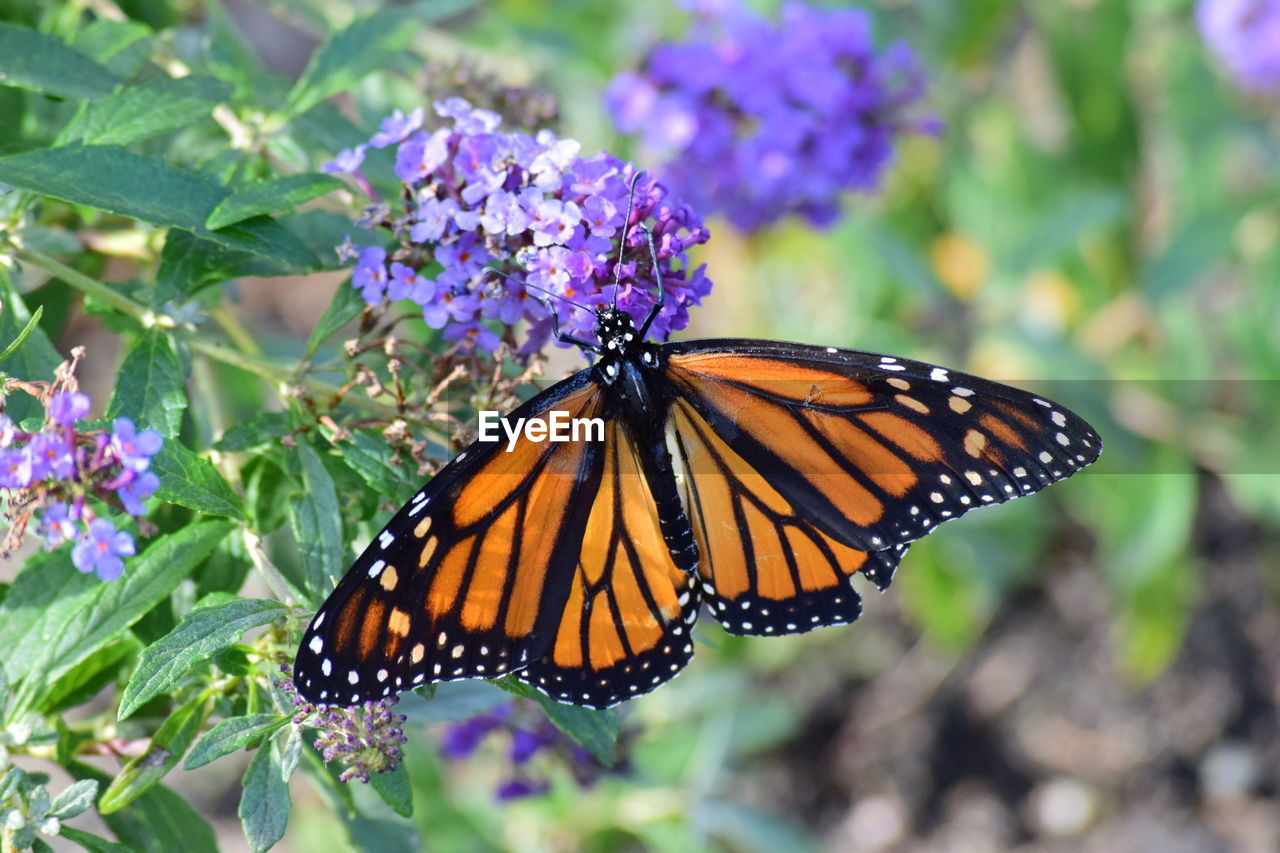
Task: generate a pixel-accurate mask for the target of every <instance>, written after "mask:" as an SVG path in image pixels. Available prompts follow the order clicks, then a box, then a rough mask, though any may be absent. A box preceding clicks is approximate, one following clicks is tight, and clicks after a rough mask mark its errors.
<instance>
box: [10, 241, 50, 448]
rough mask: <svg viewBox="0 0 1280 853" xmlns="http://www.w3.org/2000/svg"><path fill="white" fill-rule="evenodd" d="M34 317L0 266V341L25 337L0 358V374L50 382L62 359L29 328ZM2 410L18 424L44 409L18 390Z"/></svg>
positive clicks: (42, 335) (41, 333)
mask: <svg viewBox="0 0 1280 853" xmlns="http://www.w3.org/2000/svg"><path fill="white" fill-rule="evenodd" d="M33 316H34V315H32V313H31V312H30V311H28V310H27V306H26V304H25V303H24V302H23V300H22V297H20V296H19V295H18V291H17V290H16V289H15V288H14V287H13V284H12V282H11V281H10V280H9V273H8V270H6V269H5V268H4V267H3V266H2V265H0V341H13V340H17V339H18V337H19V336H22V335H25V339H24V340H23V342H22V346H20V347H18V348H17V349H16V350H14V351H13V352H11V353H7V354H6V355H5V356H2V357H0V372H3V373H5V374H7V375H9V376H13V377H16V378H18V379H26V380H29V381H34V380H42V379H52V378H53V371H54V370H55V369H57V367H58V365H59V364H61V363H62V357H61V356H60V355H58V351H57V350H56V349H54V347H53V344H51V343H49V338H48V336H46V335H45V333H44V331H43V330H41V329H40V328H39V327H33V326H31V318H32V317H33ZM28 328H30V331H27V329H28ZM4 411H5V414H6V415H8V416H9V417H11V418H13V420H14V421H15V422H18V423H21V422H22V421H24V420H26V419H27V418H31V417H43V415H44V407H43V406H41V405H40V403H39V402H38V401H37V400H36V399H35V398H34V397H30V396H28V395H26V394H24V393H22V392H20V391H18V392H12V393H10V394H9V396H8V399H7V400H6V401H5V407H4Z"/></svg>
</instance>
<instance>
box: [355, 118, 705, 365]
mask: <svg viewBox="0 0 1280 853" xmlns="http://www.w3.org/2000/svg"><path fill="white" fill-rule="evenodd" d="M435 112H436V114H437V115H438V116H439V117H440V118H442V119H445V120H446V124H445V126H443V127H439V128H436V129H427V128H425V127H422V124H423V120H424V117H423V115H422V111H421V110H415V111H414V112H413V113H411V114H409V115H408V116H405V115H404V114H403V113H400V112H397V113H395V114H393V115H392V116H391V117H390V118H388V119H387V120H386V121H384V122H383V123H382V126H381V128H380V130H379V131H378V133H377V134H375V135H374V137H373V138H372V139H371V140H370V141H369V144H370V145H373V146H375V147H382V146H387V147H389V146H392V145H394V146H395V154H396V165H395V173H396V176H397V177H398V178H399V179H400V180H401V181H402V182H403V184H404V193H403V196H404V198H405V199H406V202H405V208H404V211H403V215H402V216H401V217H400V218H394V219H393V218H391V215H390V212H389V211H385V213H379V208H373V209H372V210H373V213H371V214H370V215H367V216H366V220H367V221H369V222H370V224H373V225H375V226H377V227H382V228H385V229H387V230H389V231H390V232H391V233H392V234H394V236H395V238H396V242H397V245H396V246H395V247H394V248H391V249H383V248H380V247H372V248H366V249H363V250H361V251H360V252H359V254H358V258H357V260H356V264H355V269H354V271H353V274H352V286H354V287H355V288H357V289H358V290H359V291H360V294H361V296H363V297H364V299H365V301H366V302H368V303H369V304H371V305H377V304H380V303H381V301H382V300H383V299H384V298H385V299H390V300H393V301H394V300H403V299H407V300H410V301H412V302H414V303H416V304H417V305H418V306H419V308H420V309H421V311H422V316H423V319H424V320H425V321H426V323H427V324H428V325H429V326H431V327H432V328H436V329H443V335H444V338H445V339H446V340H449V341H456V342H458V346H460V347H461V348H463V349H472V350H484V351H492V350H494V349H495V348H497V347H498V345H499V344H500V343H501V342H502V340H503V335H505V334H508V333H509V330H511V329H512V328H513V327H516V326H517V325H521V324H524V328H525V329H526V331H525V332H524V340H523V342H522V343H521V344H520V346H519V348H518V352H519V354H521V355H529V354H531V353H533V352H535V351H537V350H539V349H541V348H542V347H543V346H544V345H545V344H546V343H547V342H548V341H549V340H550V338H551V335H552V331H553V325H554V324H553V318H552V313H551V312H553V311H554V312H555V318H554V319H555V320H556V321H558V324H559V326H560V328H561V330H562V331H563V332H566V333H568V334H571V335H574V336H576V337H579V338H585V339H592V338H593V336H594V324H595V318H594V313H593V312H594V309H595V308H596V307H598V306H601V305H604V304H607V303H611V302H613V301H615V300H616V303H617V305H618V307H620V308H622V309H623V310H625V311H627V312H629V313H630V314H631V315H632V316H633V317H634V318H636V319H637V320H639V319H642V318H643V317H644V316H645V315H646V314H647V313H648V311H649V309H650V307H651V306H652V305H653V304H654V301H655V299H656V295H657V287H658V284H657V279H658V276H659V274H660V275H661V278H662V283H663V287H664V289H665V292H666V302H665V305H664V307H663V310H662V312H661V314H660V315H659V316H658V318H657V319H656V320H655V321H654V324H653V329H654V331H655V333H656V334H657V335H658V336H665V335H667V334H669V333H670V332H673V331H676V330H679V329H682V328H684V327H685V326H686V325H687V324H688V322H689V308H690V307H692V306H694V305H697V304H699V303H700V302H701V300H702V299H703V298H704V297H705V296H706V295H707V293H708V292H709V291H710V290H711V282H710V281H709V280H708V279H707V277H706V275H705V271H704V269H703V267H698V268H696V269H692V268H691V267H690V265H689V261H688V256H687V252H688V250H689V248H690V247H692V246H695V245H697V244H699V243H704V242H706V240H707V238H708V236H709V235H708V233H707V230H706V228H704V227H703V225H702V220H701V219H700V218H699V217H698V216H697V214H696V213H694V211H693V209H692V208H690V207H688V206H687V205H684V204H680V203H677V202H675V201H674V200H673V199H672V198H671V197H670V196H669V195H668V193H667V190H666V188H665V186H664V185H663V184H661V183H659V182H658V181H657V180H656V179H655V178H653V177H652V176H650V175H647V174H641V175H640V176H639V178H638V179H636V170H635V167H634V166H632V165H631V164H630V163H626V162H624V161H622V160H619V159H618V158H616V157H613V156H612V155H610V154H607V153H604V152H599V153H596V154H593V155H590V156H584V155H583V153H582V151H581V145H580V144H579V143H578V142H576V141H574V140H572V139H560V138H558V137H557V136H556V135H555V134H553V133H551V132H550V131H546V130H543V131H540V132H538V133H537V134H536V135H533V136H531V135H529V134H526V133H522V132H517V131H503V130H501V129H500V128H501V124H502V119H501V117H500V116H498V114H497V113H494V112H490V111H488V110H482V109H476V108H474V107H473V106H472V105H471V104H470V103H468V102H467V101H465V100H463V99H461V98H449V99H447V100H445V101H443V102H440V103H437V104H435ZM356 177H357V180H359V179H360V178H361V177H363V176H361V175H358V174H357V175H356ZM633 183H634V192H633V190H632V186H633ZM629 201H631V202H632V204H633V208H632V212H631V218H630V220H629V222H628V223H624V222H623V219H624V218H625V217H626V215H627V206H628V202H629ZM641 224H643V226H644V227H645V228H647V229H648V231H649V232H651V233H652V235H653V240H654V244H655V246H656V250H657V269H656V270H655V269H654V263H653V259H652V258H651V256H650V253H649V250H648V247H647V243H646V241H645V237H644V234H643V232H642V231H641V229H640V228H638V227H636V226H637V225H641ZM626 225H629V226H630V227H629V228H625V231H626V247H625V252H624V255H625V260H626V263H624V264H622V265H621V266H620V267H619V265H618V264H617V263H616V261H617V256H618V246H617V241H618V239H619V238H620V235H621V234H622V233H623V231H624V226H626ZM556 297H561V298H556ZM574 303H576V304H574ZM500 332H501V333H502V334H500ZM513 340H514V339H513Z"/></svg>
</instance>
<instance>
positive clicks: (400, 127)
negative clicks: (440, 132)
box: [369, 107, 423, 148]
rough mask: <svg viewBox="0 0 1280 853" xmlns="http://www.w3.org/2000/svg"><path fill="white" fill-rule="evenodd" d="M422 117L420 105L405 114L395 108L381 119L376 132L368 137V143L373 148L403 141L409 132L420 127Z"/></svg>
mask: <svg viewBox="0 0 1280 853" xmlns="http://www.w3.org/2000/svg"><path fill="white" fill-rule="evenodd" d="M422 118H423V113H422V107H418V108H417V109H415V110H414V111H413V112H411V113H409V115H407V116H406V115H405V114H404V113H402V112H401V111H400V110H396V111H395V112H393V113H392V114H391V115H390V116H388V117H387V118H385V119H383V121H382V125H381V126H380V127H379V128H378V132H377V133H375V134H374V135H373V136H372V137H371V138H370V139H369V145H370V146H372V147H374V148H386V147H387V146H388V145H392V144H394V143H397V142H401V141H403V140H404V139H405V138H406V137H407V136H408V135H409V134H411V133H413V132H414V131H415V130H417V129H418V128H420V127H422Z"/></svg>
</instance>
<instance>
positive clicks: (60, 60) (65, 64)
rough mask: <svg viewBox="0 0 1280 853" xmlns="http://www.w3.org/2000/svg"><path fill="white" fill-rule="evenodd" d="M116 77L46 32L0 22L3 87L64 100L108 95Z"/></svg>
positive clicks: (1, 78) (0, 58)
mask: <svg viewBox="0 0 1280 853" xmlns="http://www.w3.org/2000/svg"><path fill="white" fill-rule="evenodd" d="M117 82H119V81H118V80H117V79H116V76H115V75H114V74H112V73H111V72H110V71H108V70H107V69H105V68H103V67H102V66H101V65H99V64H98V63H96V62H94V61H93V60H92V59H90V58H89V57H87V56H85V55H84V54H83V53H80V52H79V51H76V50H72V49H71V48H69V47H67V45H66V44H64V43H63V42H62V40H61V39H58V38H55V37H54V36H51V35H46V34H45V33H38V32H36V31H35V30H30V29H27V28H26V27H17V26H14V25H13V24H7V23H3V22H0V85H4V86H17V87H19V88H22V89H30V90H32V91H35V92H43V93H44V94H46V95H56V96H58V97H63V98H82V99H83V98H98V97H101V96H102V95H106V94H108V93H109V92H110V91H111V90H112V89H113V88H115V85H116V83H117Z"/></svg>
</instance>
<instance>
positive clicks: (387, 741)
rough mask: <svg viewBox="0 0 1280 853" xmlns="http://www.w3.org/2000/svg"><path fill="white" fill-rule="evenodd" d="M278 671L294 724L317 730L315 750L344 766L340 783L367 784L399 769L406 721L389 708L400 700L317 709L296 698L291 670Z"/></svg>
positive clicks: (402, 756)
mask: <svg viewBox="0 0 1280 853" xmlns="http://www.w3.org/2000/svg"><path fill="white" fill-rule="evenodd" d="M280 671H281V672H282V673H284V675H285V677H284V678H278V679H276V680H275V684H276V686H277V687H278V688H280V690H281V691H283V692H284V694H285V695H286V696H287V697H288V698H289V700H290V701H291V702H292V703H293V707H294V716H293V722H294V724H295V725H303V724H304V723H306V724H308V725H311V726H313V727H315V728H316V729H318V730H319V732H320V734H319V736H318V737H317V738H316V742H315V746H316V749H318V750H319V751H320V754H321V756H322V757H323V758H324V760H325V761H337V762H338V763H339V764H341V765H342V766H343V770H342V773H341V774H340V775H339V776H338V779H339V780H340V781H342V782H350V781H351V780H352V779H358V780H360V781H361V782H365V783H367V782H368V781H369V777H370V775H371V774H373V773H389V772H390V771H392V770H395V769H396V767H398V766H399V764H400V762H401V760H402V759H403V758H404V753H403V752H402V751H401V750H400V747H401V746H402V745H403V744H405V743H407V742H408V738H406V737H405V735H404V724H405V720H406V717H405V716H404V715H403V714H393V713H392V712H391V708H392V707H393V706H394V705H395V704H396V703H397V702H399V701H400V697H398V696H387V697H384V698H382V699H379V700H378V701H376V702H365V703H364V704H363V705H353V706H351V707H340V706H336V705H319V706H316V705H312V704H311V703H310V702H308V701H307V700H306V699H303V698H302V696H300V695H299V694H298V689H297V688H296V687H294V685H293V677H292V676H293V668H292V667H291V666H289V665H288V664H281V666H280Z"/></svg>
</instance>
